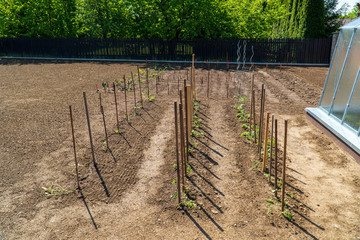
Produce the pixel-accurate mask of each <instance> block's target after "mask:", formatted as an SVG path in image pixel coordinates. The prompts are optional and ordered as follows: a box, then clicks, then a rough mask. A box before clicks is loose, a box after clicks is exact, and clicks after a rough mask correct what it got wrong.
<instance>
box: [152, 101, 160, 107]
mask: <svg viewBox="0 0 360 240" xmlns="http://www.w3.org/2000/svg"><path fill="white" fill-rule="evenodd" d="M150 104H154V105H155V106H156V107H158V108H161V107H160V105H159V104H156V103H155V102H154V101H151V102H150Z"/></svg>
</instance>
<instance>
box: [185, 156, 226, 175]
mask: <svg viewBox="0 0 360 240" xmlns="http://www.w3.org/2000/svg"><path fill="white" fill-rule="evenodd" d="M190 156H191V157H192V158H193V159H195V160H196V161H197V162H198V163H199V164H200V165H201V166H202V167H203V168H204V169H205V170H207V171H208V172H209V173H210V174H211V175H212V176H213V177H215V178H216V179H218V180H221V178H219V177H218V176H217V175H216V174H215V173H213V172H212V171H211V170H210V169H209V168H208V167H206V166H205V165H204V164H203V163H202V162H201V161H200V160H199V159H198V158H196V157H195V156H194V155H192V154H191V153H190Z"/></svg>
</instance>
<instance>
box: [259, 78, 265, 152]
mask: <svg viewBox="0 0 360 240" xmlns="http://www.w3.org/2000/svg"><path fill="white" fill-rule="evenodd" d="M263 99H264V84H262V85H261V98H260V115H259V119H260V120H259V121H260V122H259V141H258V143H259V144H258V153H261V143H262V142H261V133H262V132H261V130H262V111H263V104H262V103H263Z"/></svg>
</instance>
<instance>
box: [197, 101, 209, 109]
mask: <svg viewBox="0 0 360 240" xmlns="http://www.w3.org/2000/svg"><path fill="white" fill-rule="evenodd" d="M196 102H197V103H198V104H199V105H201V106H204V107H206V108H209V106H208V105H205V104H203V103H201V102H199V101H196Z"/></svg>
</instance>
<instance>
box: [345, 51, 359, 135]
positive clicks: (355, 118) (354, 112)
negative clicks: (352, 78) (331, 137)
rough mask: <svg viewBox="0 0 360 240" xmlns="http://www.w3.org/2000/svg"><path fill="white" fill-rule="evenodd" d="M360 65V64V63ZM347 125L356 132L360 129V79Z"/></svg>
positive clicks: (347, 118)
mask: <svg viewBox="0 0 360 240" xmlns="http://www.w3.org/2000/svg"><path fill="white" fill-rule="evenodd" d="M358 61H360V56H358ZM359 65H360V62H358V66H359ZM345 123H346V124H348V125H349V126H350V127H352V128H354V130H356V131H357V130H358V129H359V127H360V79H358V82H357V83H356V86H355V91H354V94H353V97H352V98H351V102H350V105H349V108H348V111H347V114H346V117H345Z"/></svg>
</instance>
